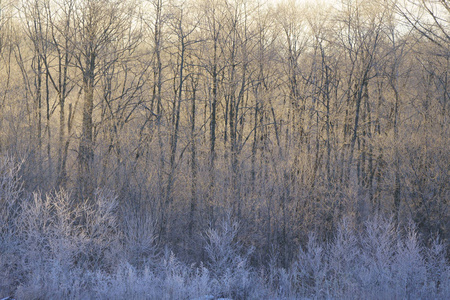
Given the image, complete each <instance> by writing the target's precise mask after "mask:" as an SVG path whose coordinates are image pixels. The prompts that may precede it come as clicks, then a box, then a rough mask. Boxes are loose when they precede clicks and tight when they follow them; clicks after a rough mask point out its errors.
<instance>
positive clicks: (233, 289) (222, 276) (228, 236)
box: [205, 215, 253, 299]
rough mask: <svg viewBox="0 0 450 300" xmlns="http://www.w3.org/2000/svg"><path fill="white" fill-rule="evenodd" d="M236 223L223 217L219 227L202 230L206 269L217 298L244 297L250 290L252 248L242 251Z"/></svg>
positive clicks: (228, 217)
mask: <svg viewBox="0 0 450 300" xmlns="http://www.w3.org/2000/svg"><path fill="white" fill-rule="evenodd" d="M238 231H239V224H238V223H237V222H233V221H232V220H231V216H230V215H227V217H226V219H225V220H224V221H223V222H222V223H221V224H220V225H219V228H217V229H213V228H210V229H208V231H207V232H206V235H205V240H206V247H205V250H206V253H207V254H208V258H209V264H208V266H209V267H210V270H211V272H212V276H213V278H214V281H215V291H214V292H215V294H216V295H218V296H221V297H231V298H237V299H245V298H247V297H248V296H249V294H250V293H251V289H252V284H251V280H252V279H251V277H252V272H251V271H250V269H249V266H248V259H249V256H250V254H251V252H252V250H253V249H248V250H247V252H244V249H242V247H241V245H240V244H239V243H238V242H237V234H238Z"/></svg>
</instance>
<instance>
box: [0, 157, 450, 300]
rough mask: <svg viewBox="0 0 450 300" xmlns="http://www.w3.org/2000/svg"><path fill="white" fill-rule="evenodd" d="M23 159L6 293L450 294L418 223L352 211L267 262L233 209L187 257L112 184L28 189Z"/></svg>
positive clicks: (0, 166) (1, 235)
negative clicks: (77, 190)
mask: <svg viewBox="0 0 450 300" xmlns="http://www.w3.org/2000/svg"><path fill="white" fill-rule="evenodd" d="M18 170H19V165H18V164H17V163H16V162H14V161H13V160H11V159H6V158H3V159H1V162H0V184H1V186H0V187H1V188H0V201H1V206H0V298H3V297H7V296H12V297H15V298H16V299H196V298H198V299H215V298H220V297H227V298H232V299H303V298H305V299H313V298H314V299H323V298H327V299H330V298H333V299H348V298H353V299H449V298H450V265H449V263H448V261H446V253H445V252H446V247H445V245H444V244H443V243H441V242H440V241H439V238H438V237H436V238H435V239H434V240H433V241H431V242H430V243H429V246H428V247H425V246H424V245H423V244H422V243H421V242H420V239H419V237H418V234H417V231H416V230H415V226H414V224H413V223H411V224H410V226H409V227H407V228H400V227H399V226H397V225H396V223H395V221H394V220H393V219H392V218H386V217H382V216H374V217H372V218H370V220H368V221H367V222H365V226H364V228H355V222H353V220H352V218H351V217H345V218H343V219H342V220H341V222H340V224H339V226H338V228H337V230H336V232H335V234H334V236H333V238H332V239H329V240H328V241H323V240H322V239H321V238H320V237H319V236H318V235H316V234H315V233H311V234H310V235H309V236H308V239H307V241H305V243H304V246H303V247H300V249H298V255H297V258H296V259H295V260H294V261H293V263H292V264H291V265H290V267H289V268H280V267H278V266H277V264H276V263H274V262H275V261H276V259H277V258H276V256H277V254H276V253H273V257H272V259H271V260H269V261H267V263H266V264H265V265H263V266H256V265H253V264H252V263H251V259H252V253H253V249H252V248H251V247H244V245H243V243H242V242H240V240H239V237H238V232H239V220H234V219H233V218H232V216H230V215H229V216H228V217H227V218H225V219H224V220H223V222H222V223H221V224H220V225H218V226H215V227H212V226H211V227H210V228H209V229H208V230H207V231H206V232H203V233H201V234H202V236H203V238H204V241H205V245H206V247H205V249H204V251H205V253H206V256H205V261H204V262H202V263H195V264H187V263H184V262H182V261H180V260H178V259H177V257H176V255H175V254H174V253H172V252H171V251H170V249H168V248H167V247H165V245H164V244H163V243H162V242H158V239H157V236H156V231H155V230H154V228H155V224H154V222H153V221H152V220H151V219H149V218H147V217H146V216H144V215H140V214H139V213H138V212H136V213H134V214H133V213H130V211H132V210H129V209H123V208H121V207H119V206H118V205H117V204H118V199H117V197H116V196H115V195H114V193H113V192H112V191H107V190H97V191H96V193H95V197H94V199H92V200H91V201H82V202H81V203H80V201H75V200H74V197H72V196H71V193H70V192H68V191H59V192H55V193H53V194H51V195H41V194H39V193H38V192H36V193H34V194H32V195H27V194H26V193H25V192H24V191H23V190H22V188H21V181H20V178H19V176H18Z"/></svg>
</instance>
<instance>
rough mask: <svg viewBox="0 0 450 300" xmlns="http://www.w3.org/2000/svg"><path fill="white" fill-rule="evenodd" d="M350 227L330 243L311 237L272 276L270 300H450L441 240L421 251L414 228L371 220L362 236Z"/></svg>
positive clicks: (341, 226)
mask: <svg viewBox="0 0 450 300" xmlns="http://www.w3.org/2000/svg"><path fill="white" fill-rule="evenodd" d="M351 224H352V223H351V222H349V219H346V218H344V219H343V220H342V221H341V223H340V224H339V226H338V228H337V231H336V234H335V236H334V239H333V240H331V241H328V242H319V241H318V239H317V236H316V235H315V234H314V233H311V234H310V235H309V238H308V242H307V244H306V246H305V248H300V250H299V255H298V259H297V261H296V262H294V264H293V266H292V267H291V268H290V269H289V270H284V269H279V270H277V272H273V271H272V272H271V274H272V275H271V276H272V277H273V276H278V281H277V280H274V279H272V281H273V282H278V285H277V286H276V287H272V288H273V289H274V288H275V289H276V292H275V293H274V294H275V295H276V296H273V298H288V299H291V298H307V299H310V298H333V299H334V298H336V299H406V298H409V299H448V298H449V297H450V293H449V288H448V286H449V284H450V276H449V274H450V272H449V264H448V261H446V253H445V246H444V245H443V244H442V243H441V242H440V241H439V239H436V240H434V241H433V243H432V245H431V247H430V248H425V247H424V246H423V245H421V244H420V242H419V237H418V235H417V230H416V229H415V227H414V225H413V224H411V225H410V226H408V227H407V228H405V229H404V230H403V229H402V230H400V229H399V228H397V226H396V225H395V223H394V222H393V220H392V218H390V219H387V218H383V217H380V216H375V217H373V218H371V219H370V220H368V221H367V222H366V223H365V226H364V228H363V230H362V231H361V232H357V231H356V230H354V229H353V226H352V225H351ZM269 282H270V280H269Z"/></svg>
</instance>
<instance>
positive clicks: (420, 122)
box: [0, 0, 450, 298]
mask: <svg viewBox="0 0 450 300" xmlns="http://www.w3.org/2000/svg"><path fill="white" fill-rule="evenodd" d="M0 54H1V56H0V74H1V76H0V153H1V154H0V155H1V156H2V168H1V169H2V172H1V176H2V180H3V181H2V182H3V183H2V191H1V193H2V194H1V195H2V196H1V197H0V204H1V207H0V212H1V214H0V216H1V223H0V226H1V227H0V232H1V233H2V240H1V241H2V247H3V250H4V252H3V253H4V254H2V255H3V258H2V259H3V260H2V263H4V264H6V265H8V267H5V268H4V270H6V271H5V272H6V273H5V274H6V275H5V276H4V277H3V278H4V280H2V281H3V284H0V286H3V288H4V291H8V292H15V291H17V287H20V286H22V289H20V288H19V289H18V291H22V296H23V295H25V294H26V293H25V291H29V290H30V286H34V285H33V284H34V283H33V284H32V283H30V280H31V279H29V278H28V277H27V276H26V275H24V274H27V272H24V271H23V270H25V269H26V268H25V267H24V268H25V269H22V271H20V272H19V271H18V270H19V269H20V268H19V267H18V265H23V264H25V265H26V264H27V263H30V261H28V260H27V259H25V258H24V257H26V255H25V254H23V253H22V254H18V252H16V251H18V244H14V243H15V242H12V241H16V240H14V239H13V237H14V236H16V237H17V236H21V235H20V234H24V236H22V239H21V241H28V242H27V243H31V241H30V240H29V239H30V228H35V229H36V230H37V231H39V232H41V231H42V230H44V229H45V228H46V226H50V225H49V224H51V226H56V225H55V224H60V225H58V226H63V225H61V224H65V225H64V226H69V227H67V228H71V229H70V230H69V229H67V228H66V227H64V226H63V228H66V229H67V230H69V231H68V232H65V233H64V234H65V235H67V236H66V238H67V239H69V240H71V239H72V238H75V237H76V239H77V240H78V239H80V238H81V236H83V237H84V238H87V237H89V238H92V239H94V240H95V238H96V237H99V236H101V237H102V238H101V241H100V242H99V245H100V244H101V243H106V240H108V242H107V243H106V244H101V245H103V246H99V245H97V246H98V247H99V248H98V249H100V250H98V251H99V252H95V251H94V250H92V249H96V248H95V247H96V246H95V245H94V246H93V245H91V244H90V246H86V248H83V249H84V250H80V251H81V252H80V253H82V254H83V255H84V256H83V255H81V254H80V253H78V252H76V251H75V250H74V251H75V252H74V253H75V254H73V256H72V257H71V258H70V259H69V260H68V263H70V265H69V266H68V269H69V270H75V269H77V267H78V268H82V269H83V268H84V269H86V268H88V269H89V268H90V269H92V270H100V269H101V270H104V271H105V272H106V273H107V274H111V272H113V271H112V270H114V268H115V267H114V266H115V265H116V264H113V263H111V265H108V264H107V263H106V262H105V261H108V262H112V261H115V260H113V259H112V258H111V257H112V256H108V258H105V257H104V256H105V254H104V253H105V251H104V250H105V249H110V248H111V245H112V244H109V242H110V241H109V238H108V237H113V236H114V237H115V236H117V241H116V240H115V242H117V243H118V244H114V245H115V246H114V247H116V246H117V245H122V246H120V247H118V246H117V247H118V248H117V249H119V248H120V249H121V250H120V251H119V252H121V253H127V254H126V255H125V256H126V257H127V261H128V262H129V263H130V266H134V267H135V268H137V269H139V266H142V265H145V264H147V263H148V261H150V260H152V259H153V258H154V257H156V256H158V255H159V254H161V253H162V252H164V250H163V249H164V248H165V249H166V252H167V251H169V250H167V249H170V251H173V253H175V255H176V257H177V258H179V259H180V260H181V261H184V262H186V263H189V264H197V265H198V264H199V263H200V262H207V261H210V262H211V261H214V259H212V257H214V255H211V249H212V248H211V247H212V246H211V245H212V244H214V243H213V242H212V241H214V238H215V237H217V238H218V237H219V236H220V234H219V233H222V234H224V235H222V240H223V239H225V240H226V238H231V239H230V240H229V241H228V242H229V243H230V244H232V243H235V244H236V245H239V247H238V249H235V250H236V251H235V252H233V251H234V250H233V251H232V252H233V253H234V254H236V255H237V253H238V254H239V255H241V256H242V257H244V256H245V257H247V258H248V261H246V264H245V265H246V266H249V268H250V266H251V267H253V268H256V269H257V268H260V267H268V265H269V262H270V265H271V266H272V267H273V268H278V269H277V270H282V269H283V270H290V268H291V267H292V266H293V262H295V261H297V260H298V253H299V249H304V248H305V247H307V245H308V241H310V240H311V235H310V232H314V233H315V237H316V238H317V240H318V241H320V242H323V243H325V242H327V241H334V240H335V239H336V232H339V230H342V228H343V227H342V224H345V226H344V227H345V228H346V230H347V229H348V230H350V231H351V232H352V234H354V236H357V235H358V234H362V232H364V230H366V229H367V228H368V227H367V226H368V225H367V224H369V223H370V222H375V221H373V220H378V221H379V220H381V219H384V220H385V221H379V222H380V224H390V225H389V226H392V228H396V229H395V230H398V232H397V231H396V232H397V234H398V235H397V239H398V240H401V239H402V238H403V237H404V236H407V234H406V232H410V233H411V232H413V233H414V236H416V235H417V236H416V238H417V243H420V245H422V246H423V247H425V248H427V249H431V248H432V247H433V245H435V246H436V245H438V244H439V245H440V247H441V248H442V249H441V248H440V249H441V250H442V253H441V254H440V255H441V256H442V257H444V261H443V262H442V261H441V265H443V266H444V267H445V268H447V269H446V270H447V271H445V272H447V273H445V272H444V271H443V274H444V273H445V274H447V275H446V276H448V274H449V273H448V256H447V257H446V258H445V256H446V255H445V251H446V250H448V249H449V247H448V241H449V238H450V228H449V223H450V217H449V216H450V214H449V203H448V199H449V198H450V184H449V183H450V172H449V171H450V169H449V166H450V154H449V149H450V144H449V136H450V134H449V129H450V126H449V125H450V122H449V110H448V105H449V104H448V100H449V98H450V79H449V72H450V6H449V4H448V2H447V1H445V0H420V1H400V0H398V1H388V0H375V1H358V0H343V1H340V2H339V1H337V2H332V3H330V2H320V3H317V4H301V3H297V2H295V1H284V2H283V1H281V2H280V3H278V4H276V5H275V4H271V3H266V2H264V1H241V0H223V1H217V0H195V1H194V0H192V1H189V0H186V1H175V0H173V1H169V0H148V1H134V0H126V1H115V0H64V1H63V0H58V1H56V0H23V1H19V0H2V1H0ZM33 211H34V214H35V219H33V220H35V222H37V223H35V224H34V225H31V223H30V224H28V225H24V223H23V220H24V218H25V219H27V220H32V217H31V215H27V214H33ZM60 211H62V212H61V215H59V212H60ZM38 212H39V213H38ZM46 212H47V213H46ZM39 214H42V215H39ZM64 214H66V215H65V216H66V217H67V218H66V219H64V220H65V221H64V222H63V221H61V220H62V219H61V218H62V216H63V215H64ZM109 217H110V218H112V219H108V218H109ZM46 218H48V219H46ZM18 220H19V221H20V222H19V221H18ZM89 220H90V221H89ZM105 220H106V221H105ZM343 220H344V221H343ZM378 221H377V222H378ZM30 222H31V221H30ZM58 222H59V223H58ZM61 222H62V223H61ZM89 222H92V224H94V223H95V224H96V225H95V226H94V225H92V224H91V223H89ZM102 222H103V223H102ZM108 222H112V223H108ZM343 222H344V223H343ZM367 222H369V223H367ZM19 223H20V224H19ZM38 223H39V224H40V225H39V224H38ZM86 224H91V225H92V226H93V227H92V228H95V229H92V228H91V229H88V227H89V226H90V225H89V226H87V225H86ZM237 224H239V226H238V225H237ZM370 224H372V223H370ZM411 224H414V226H413V227H414V229H413V230H412V231H408V230H406V229H404V228H411V226H412V225H411ZM33 226H35V227H33ZM51 226H50V227H51ZM96 226H97V227H96ZM380 226H381V225H380ZM52 228H53V227H52ZM54 228H60V227H57V226H56V227H54ZM80 228H84V229H83V230H85V231H83V230H82V229H80ZM89 228H90V227H89ZM60 229H61V228H60ZM395 230H394V231H395ZM44 231H45V230H44ZM18 233H20V234H18ZM41 233H42V232H41ZM41 233H40V234H41ZM53 233H54V232H53ZM229 233H230V234H231V235H227V234H229ZM42 234H44V233H42ZM45 234H47V233H45ZM45 234H44V235H45ZM60 234H62V235H60V237H61V236H63V235H64V234H63V233H60ZM102 234H104V235H103V236H102ZM214 234H218V236H215V235H214ZM57 236H58V235H55V236H53V238H56V237H57ZM437 236H439V237H440V238H439V239H440V240H439V239H438V240H439V241H440V242H438V243H437V244H436V237H437ZM40 238H42V244H39V245H41V246H36V247H37V248H36V249H34V250H35V251H37V252H36V253H40V252H39V251H44V250H42V249H47V248H48V249H50V250H49V251H50V252H49V253H51V254H48V255H49V256H48V259H49V261H52V262H54V261H55V259H56V258H55V257H56V256H57V255H56V254H55V253H59V252H57V251H56V252H52V251H54V249H53V248H52V247H53V246H54V243H52V242H51V241H52V238H50V237H48V236H47V237H45V238H43V237H42V236H40ZM393 238H394V237H393ZM38 240H39V239H38ZM219 240H220V239H219ZM219 240H216V241H217V243H218V244H214V245H216V246H217V247H219V248H220V247H221V246H220V245H219V244H220V243H219ZM394 240H395V238H394ZM34 241H35V240H34ZM16 242H17V243H20V241H16ZM11 243H12V244H11ZM211 243H212V244H211ZM94 244H95V243H94ZM356 244H358V243H356ZM356 244H355V245H356ZM52 245H53V246H52ZM105 245H106V246H105ZM124 245H128V246H130V245H133V247H134V248H133V249H132V250H130V249H128V248H127V247H126V246H124ZM66 246H67V245H66ZM26 247H28V246H26ZM40 247H41V248H40ZM70 247H75V248H76V247H78V246H76V245H71V246H70ZM89 247H90V248H89ZM102 247H106V248H102ZM224 247H225V246H224ZM355 247H356V246H355ZM19 248H20V247H19ZM425 248H424V249H425ZM5 249H6V250H5ZM8 249H9V250H8ZM39 249H41V250H39ZM51 249H53V250H51ZM58 249H59V250H58V251H62V250H61V249H60V248H58ZM86 249H91V250H92V251H91V250H86ZM126 249H128V250H126ZM233 249H234V248H233ZM243 249H247V250H243ZM248 249H251V251H250V250H248ZM441 250H440V251H441ZM30 251H31V250H30ZM64 251H66V250H64ZM108 251H109V250H108ZM127 251H128V252H127ZM230 251H231V250H230ZM247 251H248V252H247ZM106 252H107V251H106ZM8 253H9V254H8ZM27 253H32V251H31V252H27ZM76 253H78V254H76ZM99 253H101V254H99ZM108 253H109V252H108ZM330 253H331V252H330ZM421 253H422V252H421ZM443 253H444V254H443ZM8 255H9V256H8ZM55 255H56V256H55ZM117 255H118V254H117ZM166 256H167V255H166ZM241 256H239V257H241ZM7 257H8V258H7ZM11 257H13V258H15V259H17V260H18V261H22V262H21V263H18V262H17V264H16V265H14V264H13V263H11V264H9V260H10V259H11ZM43 257H47V256H45V255H44V256H43ZM82 257H84V261H85V263H84V265H83V264H82V263H81V261H83V259H82ZM166 258H167V257H166ZM58 259H59V260H58V261H59V262H61V261H64V259H62V258H61V257H59V258H58ZM445 259H447V261H445ZM166 261H168V260H166ZM225 261H227V260H225ZM228 263H230V261H228ZM6 265H5V266H6ZM117 265H118V264H117ZM216 267H217V266H216ZM108 272H109V273H108ZM277 274H278V273H277ZM191 275H192V274H191ZM42 276H43V275H42ZM77 276H78V275H77ZM80 276H81V275H80ZM273 276H275V275H273ZM276 276H278V277H277V278H278V281H277V283H274V282H272V283H271V284H272V285H273V286H277V285H279V284H280V280H281V279H279V278H281V277H282V276H281V275H276ZM276 276H275V277H276ZM280 276H281V277H280ZM5 278H8V280H6V279H5ZM11 278H14V279H11ZM446 278H447V279H446V280H448V277H446ZM10 281H11V282H10ZM436 282H437V281H436ZM444 282H445V281H444ZM36 284H37V283H36ZM308 284H309V285H310V286H315V287H317V283H315V284H311V283H308ZM438 285H439V284H438ZM36 286H39V284H37V285H36ZM58 286H60V285H58ZM291 289H293V290H292V293H294V294H295V293H296V291H297V290H295V289H294V288H292V287H291ZM31 290H32V289H31ZM50 290H52V289H50ZM54 290H56V288H54ZM275 290H276V289H275ZM294 290H295V291H294ZM0 291H1V290H0ZM330 291H335V292H337V291H339V288H337V287H336V288H335V289H334V290H333V289H330ZM8 292H7V293H8ZM313 292H314V293H315V295H318V293H319V294H320V293H323V292H324V291H323V290H314V291H313ZM313 292H311V293H313ZM435 292H436V293H437V294H439V293H440V292H438V291H437V290H436V291H435ZM447 292H448V290H447ZM273 293H274V294H272V295H275V294H277V293H282V292H281V291H278V292H273ZM349 295H351V293H350V294H349ZM0 296H1V295H0ZM229 296H234V297H236V298H239V297H241V296H242V295H241V296H239V294H238V293H237V292H236V291H235V290H233V292H230V294H229ZM247 296H248V295H247ZM24 297H25V298H26V296H24ZM30 297H31V298H32V296H30ZM244 298H245V297H244Z"/></svg>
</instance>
